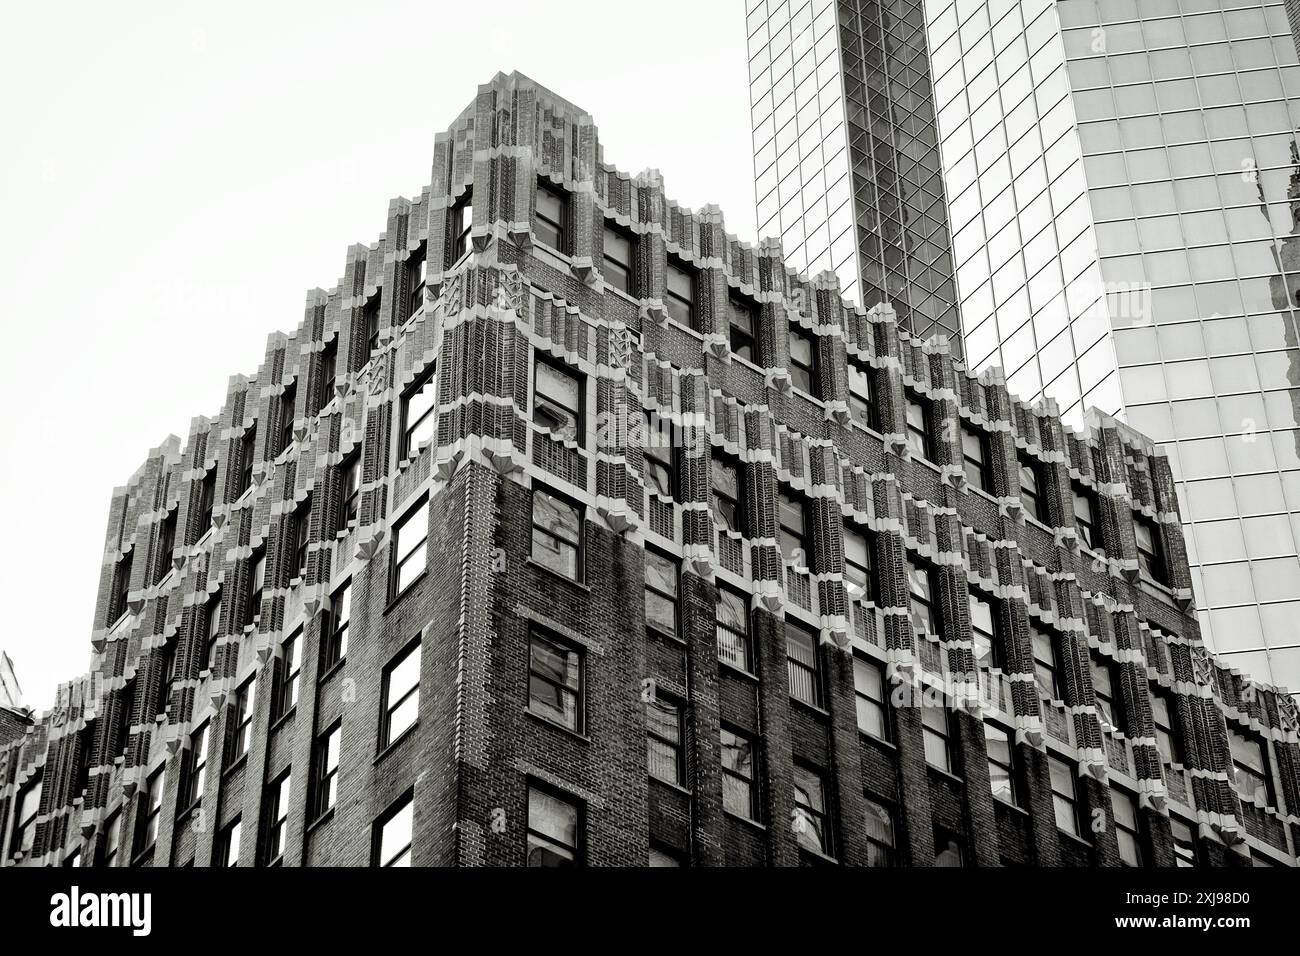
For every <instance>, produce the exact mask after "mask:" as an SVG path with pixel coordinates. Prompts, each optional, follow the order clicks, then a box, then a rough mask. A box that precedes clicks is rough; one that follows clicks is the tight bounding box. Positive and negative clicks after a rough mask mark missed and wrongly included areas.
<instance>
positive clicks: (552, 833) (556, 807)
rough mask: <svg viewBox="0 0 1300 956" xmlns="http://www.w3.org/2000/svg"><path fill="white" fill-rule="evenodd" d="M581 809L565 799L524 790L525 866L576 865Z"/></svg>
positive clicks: (538, 790)
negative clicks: (526, 856) (526, 845)
mask: <svg viewBox="0 0 1300 956" xmlns="http://www.w3.org/2000/svg"><path fill="white" fill-rule="evenodd" d="M580 823H581V809H580V808H579V806H578V804H576V803H575V802H573V801H572V800H570V799H569V798H568V797H564V796H560V795H559V794H557V793H555V792H553V791H551V790H547V789H543V788H542V787H539V786H537V785H536V784H530V785H529V787H528V825H527V832H528V866H574V865H576V864H577V863H578V832H579V826H580Z"/></svg>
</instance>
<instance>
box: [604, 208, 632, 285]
mask: <svg viewBox="0 0 1300 956" xmlns="http://www.w3.org/2000/svg"><path fill="white" fill-rule="evenodd" d="M601 246H602V249H603V251H604V265H603V267H602V268H601V272H602V273H604V277H605V282H606V283H608V284H609V285H611V286H613V287H614V288H615V289H618V291H619V292H625V293H627V294H628V295H630V296H635V295H636V292H635V289H636V265H635V262H636V260H635V259H634V257H633V252H634V249H635V247H636V240H635V239H634V238H633V237H632V236H631V235H629V234H628V233H626V232H623V231H622V230H621V229H615V228H613V227H612V226H609V225H606V226H605V236H604V239H603V241H602V243H601Z"/></svg>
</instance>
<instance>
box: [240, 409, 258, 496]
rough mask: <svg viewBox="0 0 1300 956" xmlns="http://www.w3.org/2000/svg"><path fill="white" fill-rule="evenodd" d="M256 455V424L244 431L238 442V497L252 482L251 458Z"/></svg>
mask: <svg viewBox="0 0 1300 956" xmlns="http://www.w3.org/2000/svg"><path fill="white" fill-rule="evenodd" d="M256 457H257V425H254V426H253V427H252V428H250V429H248V430H247V431H246V432H244V439H243V441H241V442H240V443H239V488H238V490H237V491H236V493H235V497H236V498H238V497H239V496H240V495H242V494H243V493H244V492H245V491H247V490H248V489H249V486H250V485H252V483H253V459H255V458H256Z"/></svg>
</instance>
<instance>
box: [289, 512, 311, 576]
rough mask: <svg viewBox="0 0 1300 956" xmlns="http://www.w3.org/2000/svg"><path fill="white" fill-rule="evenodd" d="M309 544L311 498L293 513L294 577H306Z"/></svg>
mask: <svg viewBox="0 0 1300 956" xmlns="http://www.w3.org/2000/svg"><path fill="white" fill-rule="evenodd" d="M310 543H311V496H310V495H308V496H307V500H306V501H304V502H303V503H302V504H301V505H299V506H298V510H297V511H295V512H294V513H293V546H294V565H293V566H294V569H295V571H294V577H298V578H306V577H307V545H308V544H310Z"/></svg>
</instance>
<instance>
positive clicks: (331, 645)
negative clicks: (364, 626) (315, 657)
mask: <svg viewBox="0 0 1300 956" xmlns="http://www.w3.org/2000/svg"><path fill="white" fill-rule="evenodd" d="M351 620H352V582H351V581H348V582H347V583H346V584H344V585H343V587H341V588H339V589H338V590H337V591H335V592H334V595H333V596H332V597H331V598H330V613H329V617H328V618H327V619H326V625H325V653H324V654H323V655H322V657H321V673H322V674H327V673H329V671H330V670H331V669H332V668H333V667H334V666H335V665H336V664H338V662H339V661H341V660H343V658H345V657H346V656H347V654H348V625H349V623H350V622H351Z"/></svg>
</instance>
